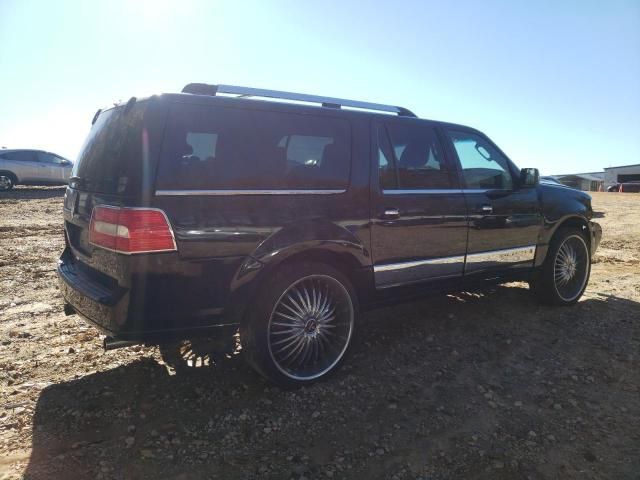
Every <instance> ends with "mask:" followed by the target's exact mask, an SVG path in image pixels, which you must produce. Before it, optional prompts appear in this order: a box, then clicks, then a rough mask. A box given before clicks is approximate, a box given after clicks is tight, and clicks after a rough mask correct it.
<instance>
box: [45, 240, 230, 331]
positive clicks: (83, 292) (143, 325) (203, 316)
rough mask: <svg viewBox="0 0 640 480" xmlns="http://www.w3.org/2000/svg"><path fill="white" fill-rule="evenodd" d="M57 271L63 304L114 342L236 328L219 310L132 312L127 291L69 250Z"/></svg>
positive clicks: (143, 309)
mask: <svg viewBox="0 0 640 480" xmlns="http://www.w3.org/2000/svg"><path fill="white" fill-rule="evenodd" d="M57 270H58V277H59V284H60V291H61V293H62V296H63V297H64V301H65V304H68V305H70V306H71V307H72V309H73V310H74V311H75V312H76V313H77V314H79V315H80V316H81V317H82V318H84V319H85V320H87V321H88V322H89V323H90V324H92V325H94V326H95V327H96V328H98V330H100V331H101V332H102V333H104V334H106V335H109V336H111V337H114V338H116V339H118V340H130V341H136V342H140V343H159V342H162V341H167V340H176V339H184V338H192V337H198V336H214V335H219V334H223V333H224V332H226V331H227V330H229V331H235V329H236V328H237V325H238V324H237V322H236V323H233V322H228V323H226V322H225V321H224V317H223V315H222V309H209V310H208V311H206V312H202V311H200V312H189V311H184V310H183V311H182V312H181V315H179V316H178V315H175V313H172V312H170V311H169V312H167V314H166V315H162V314H152V315H150V314H148V312H146V311H145V308H144V304H141V305H143V306H142V307H139V308H138V309H137V311H136V310H135V309H134V308H131V304H132V302H131V289H127V288H123V287H121V286H119V285H118V284H117V282H115V281H114V280H112V281H110V280H109V279H108V278H101V277H105V276H101V275H99V274H97V273H96V272H95V271H93V269H91V268H90V267H88V266H86V265H84V264H83V263H82V262H79V261H76V260H75V259H74V257H73V254H72V253H71V250H70V249H69V248H66V249H65V251H64V252H63V253H62V256H61V257H60V259H59V260H58V269H57ZM139 290H142V289H141V288H140V289H139ZM150 290H153V289H150ZM164 302H165V303H166V302H169V303H170V302H171V299H166V298H164Z"/></svg>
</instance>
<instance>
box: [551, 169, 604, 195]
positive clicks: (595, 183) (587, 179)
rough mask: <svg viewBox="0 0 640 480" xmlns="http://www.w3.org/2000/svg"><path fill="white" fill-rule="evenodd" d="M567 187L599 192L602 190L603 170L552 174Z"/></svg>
mask: <svg viewBox="0 0 640 480" xmlns="http://www.w3.org/2000/svg"><path fill="white" fill-rule="evenodd" d="M553 177H554V178H555V179H557V180H558V181H559V182H560V183H562V184H563V185H566V186H567V187H571V188H576V189H578V190H584V191H586V192H599V191H602V190H603V183H604V172H590V173H570V174H568V175H553Z"/></svg>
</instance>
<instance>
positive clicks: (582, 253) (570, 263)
mask: <svg viewBox="0 0 640 480" xmlns="http://www.w3.org/2000/svg"><path fill="white" fill-rule="evenodd" d="M588 275H589V248H588V247H587V244H586V243H585V241H584V239H583V238H582V237H581V236H579V235H571V236H569V237H567V238H566V239H565V240H564V242H562V245H560V248H559V249H558V252H557V253H556V258H555V262H554V268H553V276H554V284H555V288H556V292H558V295H559V296H560V298H562V299H563V300H564V301H565V302H571V301H573V300H575V299H576V298H577V297H579V296H580V294H581V293H582V291H583V290H584V286H585V284H586V283H587V277H588Z"/></svg>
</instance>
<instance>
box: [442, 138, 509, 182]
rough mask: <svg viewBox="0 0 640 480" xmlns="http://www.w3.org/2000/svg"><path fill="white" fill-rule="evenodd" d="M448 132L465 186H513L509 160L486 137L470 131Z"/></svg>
mask: <svg viewBox="0 0 640 480" xmlns="http://www.w3.org/2000/svg"><path fill="white" fill-rule="evenodd" d="M448 133H449V136H450V138H451V141H452V142H453V146H454V148H455V150H456V153H457V155H458V159H459V160H460V166H461V168H462V175H463V178H464V181H465V184H466V188H478V189H505V190H511V189H512V188H513V180H512V178H511V173H510V171H509V160H507V158H506V157H505V156H504V155H502V154H501V153H500V152H499V151H498V150H497V149H496V148H495V147H494V146H493V145H492V144H491V143H490V142H489V141H487V139H486V138H484V137H482V136H480V135H478V134H475V133H472V132H458V131H449V132H448Z"/></svg>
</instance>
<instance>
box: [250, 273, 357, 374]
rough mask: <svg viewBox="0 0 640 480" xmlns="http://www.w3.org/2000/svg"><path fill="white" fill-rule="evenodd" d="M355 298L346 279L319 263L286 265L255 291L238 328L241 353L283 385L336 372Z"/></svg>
mask: <svg viewBox="0 0 640 480" xmlns="http://www.w3.org/2000/svg"><path fill="white" fill-rule="evenodd" d="M356 312H357V300H356V296H355V294H354V292H353V287H352V286H351V284H350V282H349V281H348V279H347V278H346V277H345V276H344V275H343V274H342V273H340V272H339V271H337V270H335V269H334V268H332V267H330V266H328V265H324V264H318V263H310V262H309V263H301V264H292V265H285V266H284V267H283V268H282V269H280V270H279V271H278V272H277V273H276V274H275V276H274V278H273V279H272V280H271V281H270V282H269V283H268V284H267V285H265V287H264V288H263V290H262V292H261V293H260V294H259V295H258V301H257V304H256V305H255V307H253V309H252V310H251V311H250V312H249V314H248V319H247V321H246V322H245V326H244V327H243V329H242V330H241V342H242V348H243V353H244V354H245V355H246V358H247V360H248V362H249V363H250V364H251V365H252V366H253V367H254V368H255V369H256V370H257V371H258V372H259V373H260V374H262V375H263V376H264V377H266V378H267V379H268V380H271V381H272V382H274V383H276V384H278V385H281V386H284V387H297V386H301V385H305V384H309V383H311V382H313V381H315V380H318V379H320V378H323V377H325V376H326V375H328V374H329V373H331V372H332V371H334V370H335V369H336V368H337V367H338V366H339V365H340V363H341V362H342V360H343V359H344V356H345V354H346V352H347V349H348V348H349V345H350V344H351V340H352V338H353V332H354V326H355V316H356Z"/></svg>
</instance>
